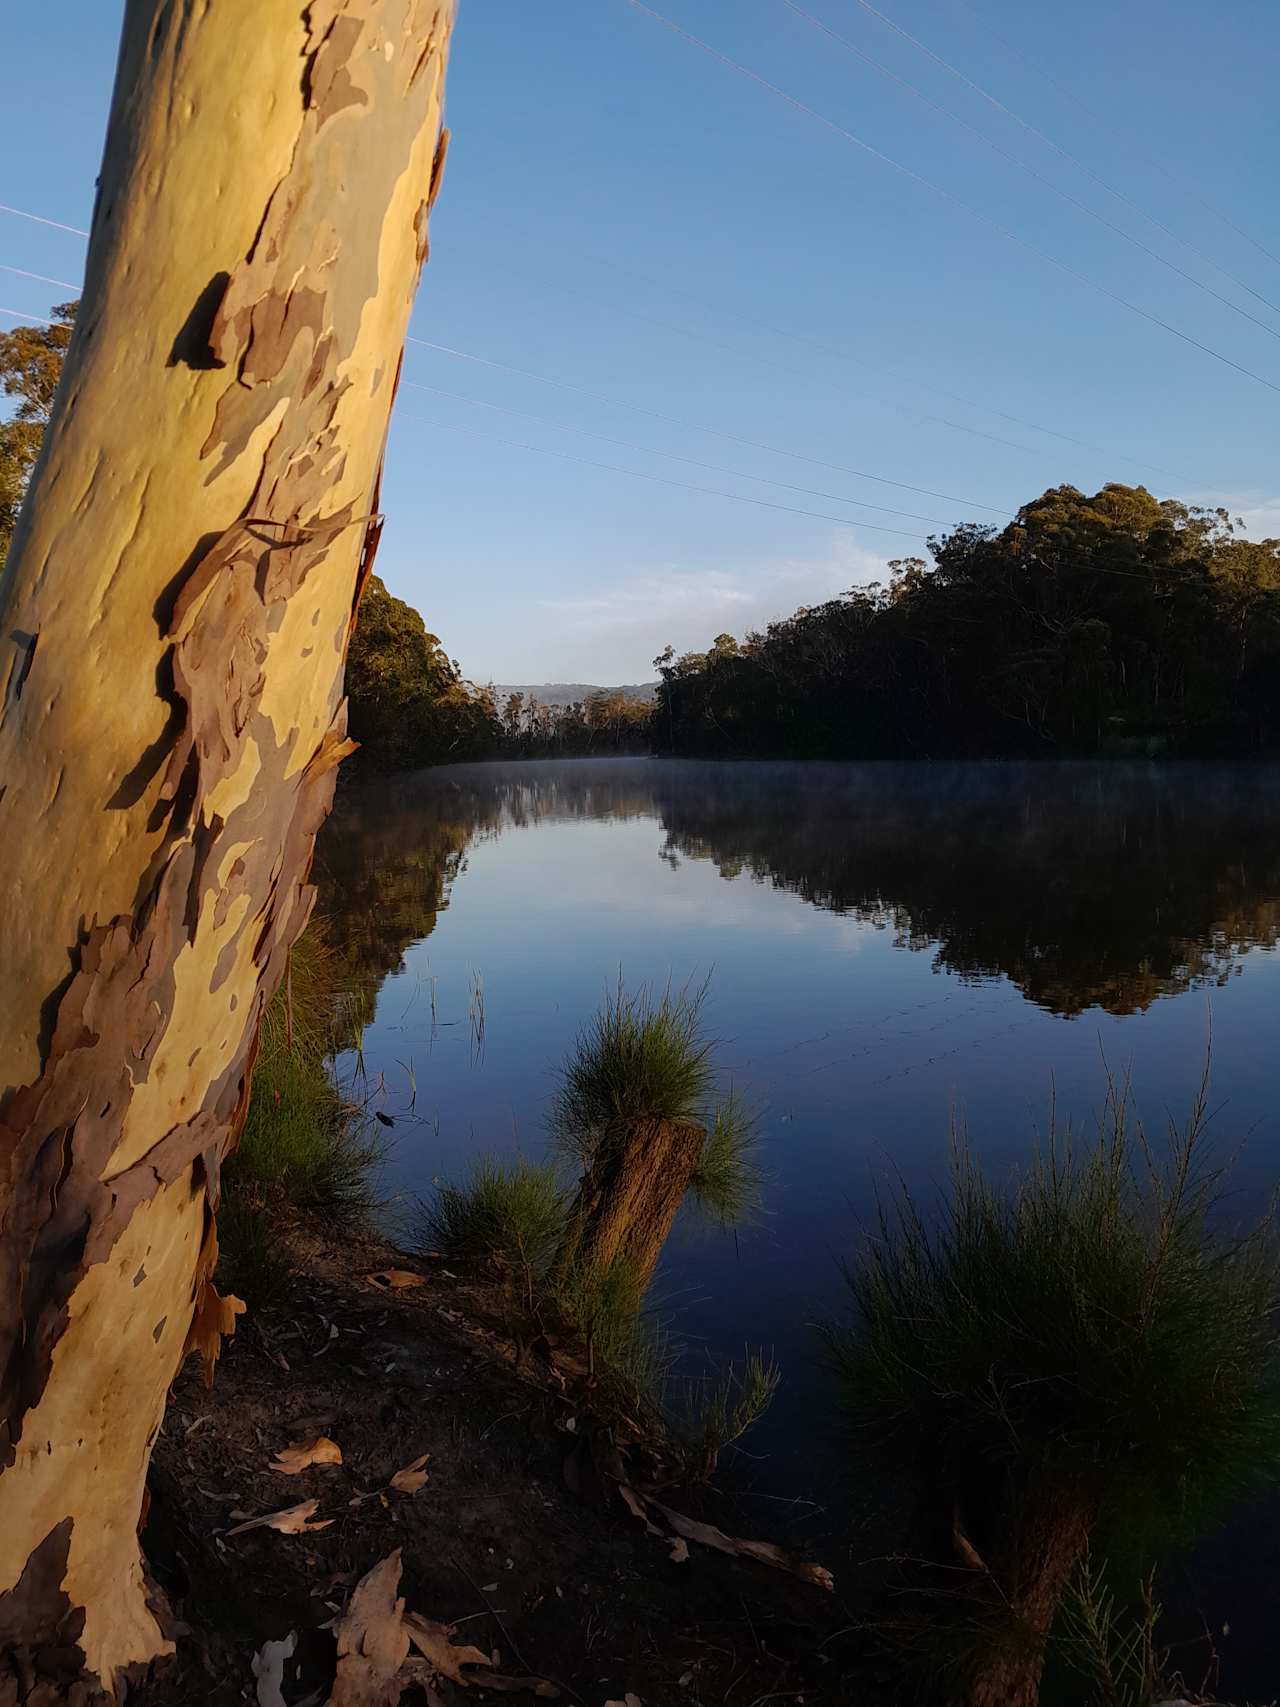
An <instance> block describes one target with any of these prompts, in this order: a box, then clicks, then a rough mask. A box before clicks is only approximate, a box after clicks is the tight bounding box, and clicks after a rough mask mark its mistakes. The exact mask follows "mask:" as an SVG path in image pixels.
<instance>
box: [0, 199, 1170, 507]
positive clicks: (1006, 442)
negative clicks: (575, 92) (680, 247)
mask: <svg viewBox="0 0 1280 1707" xmlns="http://www.w3.org/2000/svg"><path fill="white" fill-rule="evenodd" d="M33 217H34V216H33ZM0 271H4V272H11V273H16V274H18V275H19V276H21V277H23V278H32V279H40V280H42V281H43V282H44V283H46V284H56V285H60V286H63V287H65V288H66V289H68V290H78V289H80V288H81V287H80V286H79V285H75V284H72V283H71V282H70V280H68V279H51V278H47V277H45V275H43V274H40V273H28V272H26V271H25V270H24V269H23V268H20V267H7V266H0ZM611 312H617V313H623V314H628V315H631V316H632V317H633V318H635V319H638V320H650V323H651V324H654V325H657V326H661V327H662V328H663V329H664V330H666V331H674V332H678V333H679V334H680V335H681V336H684V337H692V338H701V339H702V340H703V341H704V342H707V343H716V344H717V347H718V348H721V349H725V350H729V351H730V352H731V353H732V354H735V355H738V356H740V357H741V356H743V352H741V351H738V350H735V349H734V348H733V346H732V345H728V344H718V343H717V341H716V340H712V339H707V338H705V337H704V335H703V334H701V333H697V332H691V331H688V330H687V329H685V328H684V327H679V326H672V325H671V324H670V323H669V322H664V321H658V320H652V319H651V317H649V316H646V315H643V314H639V313H637V312H636V311H635V310H632V309H626V308H619V307H617V306H616V305H615V306H614V307H613V308H612V309H611ZM36 318H39V317H38V316H37V317H36ZM739 318H741V317H739ZM748 323H749V322H748ZM46 324H52V322H46ZM772 330H777V329H776V328H772ZM781 336H783V337H797V338H799V334H792V333H787V332H782V333H781ZM406 341H407V342H408V343H411V344H414V343H416V344H421V345H424V346H425V347H426V348H429V349H435V350H438V351H440V352H441V353H443V354H448V355H454V356H458V357H460V358H462V359H465V360H468V361H476V362H483V361H484V360H485V358H483V357H480V356H473V355H470V354H469V353H468V352H467V351H464V350H452V349H450V348H449V347H448V346H447V345H443V344H433V343H431V342H429V340H427V339H422V338H413V337H409V338H408V339H407V340H406ZM800 341H801V342H805V343H814V344H816V343H817V341H816V340H814V339H806V338H801V339H800ZM817 347H818V348H829V347H828V346H824V345H820V344H818V345H817ZM830 353H832V354H836V355H842V356H843V359H844V360H846V361H854V360H855V358H854V357H852V356H848V355H845V354H844V352H841V351H835V350H832V351H830ZM753 359H763V360H765V361H769V358H768V357H764V358H753ZM487 365H490V366H494V367H498V368H503V367H504V366H505V364H503V363H501V362H493V363H488V364H487ZM770 365H772V366H775V367H778V368H779V369H780V370H781V371H782V372H784V373H789V372H790V371H791V370H790V369H788V368H786V367H785V366H784V364H782V363H780V362H770ZM506 371H509V372H512V373H518V374H520V375H521V376H522V377H524V378H528V379H536V380H539V381H541V382H542V383H543V384H546V385H557V386H559V387H561V388H562V389H565V390H570V391H577V392H580V393H583V394H584V395H587V396H590V397H594V398H596V399H597V400H598V401H601V402H606V403H613V404H616V405H617V406H618V407H620V408H624V409H633V410H635V411H636V412H637V413H639V414H644V415H649V416H650V417H652V418H653V419H655V420H663V421H668V422H670V423H671V424H673V425H677V426H682V427H685V428H686V430H692V431H696V432H705V433H710V434H713V435H715V436H717V437H721V438H726V439H729V440H731V441H732V442H734V443H740V444H749V445H752V446H753V448H756V449H761V450H767V451H769V452H770V453H771V454H774V455H780V456H793V455H795V454H796V453H794V452H791V451H786V450H780V449H778V447H776V446H772V445H760V444H756V442H755V441H753V440H750V439H743V438H740V437H738V436H737V435H735V434H726V433H717V430H716V429H715V428H714V427H698V426H692V427H691V426H690V424H689V423H685V422H680V421H677V420H676V418H675V417H674V416H669V415H663V414H660V413H659V412H658V411H656V410H648V409H641V408H640V407H639V405H637V404H632V403H627V402H624V401H623V400H621V399H618V398H610V397H607V396H605V395H604V394H603V393H600V392H591V391H588V390H587V389H586V388H585V387H582V386H573V385H569V384H568V383H567V382H566V381H564V380H554V379H550V378H548V377H547V376H546V375H542V374H535V373H530V372H529V371H528V370H526V369H521V368H508V369H507V370H506ZM405 383H406V384H412V383H413V382H412V381H406V382H405ZM428 389H430V388H428ZM873 401H878V400H876V399H873ZM958 401H962V402H963V401H966V400H965V399H958ZM884 406H886V407H891V408H899V407H900V406H899V405H893V404H887V405H884ZM977 407H980V405H977ZM908 413H910V412H908ZM530 418H531V419H538V417H536V416H535V417H530ZM916 418H917V419H920V420H926V421H934V422H937V423H939V424H941V425H943V426H947V427H951V428H953V429H955V430H956V431H958V432H967V433H971V434H973V435H975V436H976V437H978V438H983V439H988V440H990V441H991V442H992V443H993V444H999V445H1003V446H1005V447H1006V448H1007V449H1010V450H1017V451H1021V452H1023V453H1024V454H1028V455H1029V454H1032V453H1031V450H1030V447H1029V446H1026V445H1020V444H1017V443H1016V442H1015V441H1014V440H1012V439H1002V438H999V437H997V435H995V434H994V433H986V432H983V431H982V429H981V428H979V427H970V426H968V425H966V424H965V423H963V422H959V421H950V420H948V419H947V418H946V417H945V416H941V415H927V414H917V415H916ZM1010 419H1016V417H1010ZM548 424H549V425H553V426H554V425H555V423H554V422H552V423H548ZM561 430H562V431H574V430H576V429H573V428H562V429H561ZM1042 430H1043V431H1050V430H1051V429H1048V428H1045V429H1042ZM589 436H592V437H597V438H603V437H604V435H602V434H594V435H589ZM1055 436H1057V437H1060V438H1064V439H1066V438H1068V435H1067V434H1057V435H1055ZM610 442H617V443H623V444H625V443H627V442H628V441H626V440H617V441H610ZM1069 442H1076V443H1081V442H1082V441H1079V440H1076V441H1069ZM634 448H635V449H639V450H643V449H645V448H646V447H645V446H642V445H638V446H635V447H634ZM1085 448H1092V447H1085ZM652 454H653V455H655V456H665V455H668V454H670V453H668V452H665V451H653V452H652ZM1097 454H1103V453H1101V452H1099V453H1097ZM677 460H680V461H684V462H690V463H693V462H694V461H695V460H696V459H694V458H691V457H682V458H679V459H677ZM798 460H800V461H805V462H811V463H813V464H814V465H815V466H818V467H824V468H830V469H833V470H835V471H837V472H839V473H845V474H854V475H856V476H857V477H858V478H860V479H865V480H873V481H876V482H878V483H880V484H885V485H890V486H897V487H900V488H901V489H902V490H904V491H912V492H920V493H921V494H923V495H925V496H928V497H936V498H943V499H945V500H946V501H947V502H948V503H956V504H964V505H967V506H969V507H971V508H975V509H981V510H988V511H990V512H991V513H992V514H995V515H1007V514H1008V513H1009V512H1008V511H1003V510H998V509H996V508H995V507H994V506H993V505H990V504H979V503H977V502H976V500H973V499H967V498H955V497H952V496H950V495H949V494H947V493H944V492H934V491H932V490H931V489H930V488H928V487H918V486H911V485H908V484H907V483H905V482H903V481H894V480H886V479H883V478H882V477H881V476H879V475H872V474H863V473H861V472H860V471H859V470H856V469H849V468H845V467H843V466H842V465H841V464H839V463H829V462H821V461H820V460H819V459H817V458H813V457H799V458H798ZM1129 460H1132V459H1129ZM698 466H706V467H714V466H716V465H714V464H699V465H698ZM1142 466H1144V467H1146V466H1152V465H1149V464H1142ZM723 472H727V473H733V472H735V471H734V470H732V469H729V470H724V471H723ZM1160 472H1161V473H1167V472H1168V470H1164V469H1162V470H1160ZM744 478H746V479H754V478H761V479H763V478H764V476H759V477H757V476H753V475H746V476H744ZM767 483H768V484H772V485H778V486H785V485H786V484H787V482H785V481H771V482H767ZM795 490H798V491H807V490H808V488H806V487H797V488H795ZM819 495H820V496H831V494H826V493H823V494H819ZM838 501H839V502H846V503H851V504H856V503H858V502H859V500H858V499H856V498H850V499H839V500H838ZM863 507H864V508H867V509H879V510H887V508H888V507H887V506H885V505H881V504H869V505H864V506H863ZM889 513H893V514H914V512H907V511H892V512H889ZM921 519H922V520H925V521H933V520H935V518H934V517H931V516H925V517H922V518H921ZM939 525H941V524H939Z"/></svg>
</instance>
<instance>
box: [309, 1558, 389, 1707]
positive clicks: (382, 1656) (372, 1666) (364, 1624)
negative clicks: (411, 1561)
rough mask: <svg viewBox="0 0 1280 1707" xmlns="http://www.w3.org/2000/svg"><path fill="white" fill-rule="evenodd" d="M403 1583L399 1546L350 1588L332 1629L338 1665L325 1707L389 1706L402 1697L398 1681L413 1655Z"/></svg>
mask: <svg viewBox="0 0 1280 1707" xmlns="http://www.w3.org/2000/svg"><path fill="white" fill-rule="evenodd" d="M399 1585H400V1549H399V1548H398V1547H397V1548H396V1550H395V1552H394V1553H388V1554H387V1556H386V1558H385V1559H383V1560H382V1561H381V1562H380V1563H379V1564H376V1565H375V1566H374V1567H373V1569H372V1570H371V1571H367V1572H366V1573H365V1575H364V1576H362V1577H361V1579H360V1581H359V1582H358V1583H357V1584H356V1586H355V1588H354V1589H353V1590H352V1591H351V1599H350V1601H349V1602H348V1603H347V1610H346V1611H345V1612H344V1613H343V1615H342V1617H341V1618H340V1619H339V1620H338V1624H337V1627H336V1629H335V1631H334V1634H335V1636H336V1637H337V1640H338V1669H337V1672H336V1674H335V1676H334V1680H333V1691H332V1693H331V1694H330V1696H329V1700H328V1702H327V1703H326V1707H388V1704H389V1703H391V1702H395V1701H399V1699H400V1695H401V1688H400V1685H399V1683H398V1682H397V1681H396V1680H397V1678H398V1676H399V1673H400V1668H401V1667H402V1666H403V1665H404V1662H405V1661H406V1660H407V1659H408V1657H409V1637H408V1635H407V1634H406V1632H405V1620H404V1601H403V1600H401V1599H400V1597H399V1596H398V1595H397V1593H396V1590H397V1588H398V1587H399Z"/></svg>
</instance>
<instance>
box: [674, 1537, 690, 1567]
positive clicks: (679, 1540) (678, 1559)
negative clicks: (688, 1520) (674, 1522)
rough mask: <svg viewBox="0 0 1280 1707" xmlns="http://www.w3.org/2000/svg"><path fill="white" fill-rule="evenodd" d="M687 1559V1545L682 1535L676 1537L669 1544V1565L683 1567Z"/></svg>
mask: <svg viewBox="0 0 1280 1707" xmlns="http://www.w3.org/2000/svg"><path fill="white" fill-rule="evenodd" d="M688 1557H689V1543H688V1542H687V1541H686V1540H685V1538H684V1536H683V1535H677V1536H676V1538H675V1540H674V1541H673V1542H672V1543H671V1563H672V1564H673V1565H683V1564H684V1562H685V1560H686V1559H687V1558H688Z"/></svg>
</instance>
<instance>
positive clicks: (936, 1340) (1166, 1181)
mask: <svg viewBox="0 0 1280 1707" xmlns="http://www.w3.org/2000/svg"><path fill="white" fill-rule="evenodd" d="M1206 1108H1207V1080H1206V1085H1205V1086H1203V1087H1202V1089H1201V1093H1200V1094H1199V1096H1198V1097H1197V1098H1196V1101H1195V1104H1194V1107H1193V1109H1192V1113H1191V1117H1190V1119H1189V1121H1188V1123H1187V1125H1186V1127H1185V1128H1184V1129H1183V1130H1181V1131H1178V1130H1172V1131H1171V1132H1170V1134H1169V1137H1168V1141H1167V1143H1166V1144H1164V1145H1162V1146H1160V1147H1159V1148H1158V1149H1157V1148H1156V1147H1155V1146H1153V1145H1152V1144H1150V1143H1149V1142H1148V1140H1147V1137H1146V1135H1145V1134H1144V1133H1143V1131H1142V1129H1141V1127H1140V1125H1139V1124H1138V1123H1137V1122H1136V1121H1135V1120H1134V1118H1133V1115H1132V1110H1131V1104H1130V1098H1129V1095H1128V1092H1127V1088H1117V1087H1115V1086H1114V1085H1113V1086H1111V1087H1110V1089H1109V1094H1108V1097H1107V1103H1106V1111H1105V1116H1104V1119H1103V1122H1102V1125H1101V1128H1100V1131H1099V1133H1098V1135H1097V1136H1096V1137H1095V1139H1094V1140H1093V1141H1092V1142H1086V1143H1079V1142H1076V1141H1074V1140H1073V1139H1072V1138H1071V1136H1070V1135H1067V1136H1066V1137H1062V1136H1059V1135H1057V1134H1053V1133H1051V1134H1050V1137H1049V1139H1048V1142H1047V1144H1046V1145H1045V1147H1044V1148H1043V1150H1042V1151H1041V1153H1040V1154H1039V1156H1038V1157H1037V1158H1036V1160H1035V1161H1034V1162H1033V1164H1032V1165H1031V1167H1030V1168H1029V1169H1027V1171H1026V1172H1025V1173H1023V1174H1021V1175H1020V1176H1018V1177H1017V1179H1016V1180H1015V1182H1014V1185H1013V1187H1012V1189H1011V1190H1005V1189H1002V1188H1001V1187H1000V1186H998V1185H996V1184H994V1183H992V1181H991V1180H990V1179H988V1178H987V1177H986V1176H985V1175H984V1174H983V1172H982V1170H981V1169H980V1168H979V1166H978V1164H977V1163H976V1162H975V1160H974V1159H973V1157H972V1155H971V1154H970V1153H969V1151H968V1149H967V1148H966V1147H965V1145H964V1144H963V1142H957V1143H956V1144H955V1146H954V1149H953V1156H952V1166H951V1177H950V1183H949V1189H948V1190H947V1192H946V1194H945V1196H944V1199H943V1201H942V1203H941V1205H940V1208H939V1212H938V1213H937V1215H936V1216H929V1215H927V1214H926V1212H925V1211H924V1210H923V1209H922V1208H921V1207H920V1206H919V1205H918V1204H917V1203H916V1202H914V1201H913V1200H912V1199H911V1198H910V1197H909V1196H908V1195H907V1194H906V1192H905V1191H903V1192H901V1193H900V1194H899V1195H898V1196H897V1198H896V1199H895V1200H894V1201H893V1202H892V1203H890V1204H889V1205H888V1206H886V1207H885V1208H883V1209H882V1212H881V1215H880V1221H879V1227H878V1230H877V1234H876V1236H874V1237H872V1238H871V1239H869V1240H868V1241H867V1244H866V1246H865V1248H864V1250H863V1251H862V1253H861V1255H860V1257H859V1258H858V1260H857V1261H856V1262H854V1263H853V1264H852V1265H851V1266H850V1267H849V1269H848V1270H847V1282H848V1292H849V1308H848V1313H847V1315H846V1317H845V1318H844V1319H843V1320H842V1321H839V1322H836V1323H830V1324H828V1325H827V1326H826V1327H825V1329H824V1330H823V1333H824V1339H825V1343H826V1349H827V1352H828V1355H829V1357H830V1360H831V1363H832V1364H833V1366H834V1368H835V1371H836V1374H837V1376H838V1379H839V1386H840V1393H841V1398H842V1402H843V1409H844V1415H845V1417H846V1419H847V1424H848V1430H849V1438H850V1441H851V1444H852V1446H853V1448H854V1450H855V1452H856V1453H857V1454H858V1455H859V1457H860V1458H861V1459H863V1460H864V1461H865V1462H867V1463H869V1464H871V1465H874V1466H876V1467H878V1468H879V1469H880V1470H882V1471H883V1470H888V1471H889V1472H891V1473H893V1474H895V1475H896V1476H898V1477H899V1478H905V1479H907V1480H908V1481H910V1482H912V1483H913V1484H914V1485H915V1486H916V1487H917V1489H918V1490H920V1492H921V1494H922V1496H923V1508H922V1509H923V1510H924V1512H925V1521H924V1522H923V1524H922V1526H921V1529H920V1531H919V1534H918V1536H917V1538H916V1539H917V1541H918V1542H920V1543H921V1546H920V1551H921V1553H922V1558H923V1564H924V1565H925V1567H926V1568H925V1569H923V1570H922V1571H921V1572H919V1573H917V1586H919V1587H921V1588H922V1589H923V1590H924V1591H925V1593H926V1596H928V1595H932V1597H933V1598H932V1601H931V1602H928V1603H927V1604H926V1605H925V1608H924V1611H923V1613H922V1616H921V1618H920V1619H919V1620H918V1621H917V1622H916V1623H915V1624H914V1625H913V1626H912V1633H911V1640H912V1642H913V1644H914V1645H915V1646H916V1648H917V1651H918V1652H925V1651H930V1652H934V1653H935V1654H936V1656H937V1658H938V1661H939V1664H940V1666H945V1667H946V1668H947V1669H949V1670H951V1671H952V1673H953V1675H954V1667H955V1665H956V1664H957V1661H958V1660H959V1661H960V1662H961V1663H963V1664H964V1665H965V1666H967V1667H968V1670H969V1676H970V1683H969V1693H968V1695H967V1697H966V1699H967V1700H968V1701H969V1702H970V1703H973V1704H975V1707H978V1704H986V1703H994V1702H996V1701H997V1700H998V1701H1000V1702H1001V1704H1002V1707H1020V1704H1022V1703H1033V1702H1034V1701H1035V1699H1036V1693H1035V1692H1036V1690H1037V1688H1038V1680H1039V1676H1040V1670H1041V1667H1042V1664H1043V1657H1044V1652H1045V1645H1046V1641H1047V1638H1048V1635H1049V1631H1050V1628H1051V1626H1052V1624H1053V1621H1054V1618H1055V1615H1056V1614H1057V1611H1058V1608H1059V1605H1060V1602H1061V1600H1062V1596H1063V1594H1064V1592H1065V1590H1066V1587H1067V1584H1068V1582H1069V1580H1070V1579H1071V1576H1072V1574H1073V1572H1074V1571H1075V1570H1076V1568H1077V1567H1078V1565H1079V1564H1080V1562H1081V1560H1082V1559H1084V1558H1085V1557H1086V1555H1087V1552H1088V1549H1089V1546H1090V1544H1091V1542H1093V1543H1094V1544H1096V1545H1099V1546H1103V1547H1105V1546H1106V1545H1108V1544H1110V1543H1111V1542H1112V1541H1113V1539H1123V1541H1124V1543H1125V1545H1126V1546H1127V1547H1129V1548H1133V1547H1135V1546H1144V1547H1147V1548H1152V1547H1154V1546H1156V1545H1158V1544H1159V1540H1160V1537H1161V1536H1166V1537H1167V1536H1168V1535H1169V1534H1170V1532H1172V1531H1182V1532H1184V1533H1186V1532H1194V1530H1195V1528H1196V1527H1197V1526H1198V1525H1199V1524H1200V1523H1201V1522H1203V1520H1204V1518H1205V1515H1206V1513H1209V1512H1212V1511H1214V1510H1220V1509H1221V1508H1222V1507H1223V1506H1224V1505H1226V1504H1229V1503H1230V1502H1231V1501H1233V1500H1234V1499H1236V1498H1238V1497H1240V1496H1241V1495H1242V1494H1243V1493H1244V1492H1246V1491H1247V1490H1251V1489H1256V1488H1257V1487H1258V1486H1259V1484H1265V1483H1274V1482H1275V1481H1276V1480H1277V1469H1278V1468H1280V1355H1278V1353H1280V1338H1278V1330H1277V1322H1278V1317H1277V1306H1278V1305H1280V1261H1278V1258H1277V1244H1276V1240H1275V1239H1274V1237H1273V1229H1272V1226H1271V1224H1270V1220H1269V1218H1268V1219H1266V1220H1264V1221H1263V1222H1262V1223H1261V1224H1257V1225H1253V1226H1251V1227H1249V1228H1247V1229H1245V1230H1243V1231H1241V1230H1233V1229H1230V1228H1228V1227H1227V1226H1226V1225H1225V1204H1224V1202H1223V1199H1222V1195H1221V1186H1222V1174H1221V1171H1220V1170H1219V1169H1218V1168H1216V1167H1214V1166H1213V1165H1211V1162H1210V1159H1209V1157H1208V1154H1207V1148H1208V1147H1207V1140H1206V1135H1205V1125H1206ZM928 1567H932V1569H931V1570H930V1569H929V1568H928ZM922 1632H927V1635H928V1641H921V1640H920V1639H919V1638H920V1637H921V1633H922ZM939 1638H942V1639H943V1640H942V1641H941V1643H940V1642H939ZM948 1642H950V1646H949V1647H948V1646H947V1643H948Z"/></svg>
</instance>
